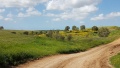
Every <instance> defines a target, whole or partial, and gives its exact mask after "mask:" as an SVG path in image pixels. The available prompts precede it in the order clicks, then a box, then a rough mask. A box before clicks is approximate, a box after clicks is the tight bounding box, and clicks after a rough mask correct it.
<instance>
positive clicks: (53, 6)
mask: <svg viewBox="0 0 120 68" xmlns="http://www.w3.org/2000/svg"><path fill="white" fill-rule="evenodd" d="M100 1H101V0H51V1H49V2H48V4H47V8H46V9H47V10H65V9H69V8H80V7H83V6H86V5H96V4H98V3H99V2H100Z"/></svg>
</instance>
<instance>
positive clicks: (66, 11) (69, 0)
mask: <svg viewBox="0 0 120 68" xmlns="http://www.w3.org/2000/svg"><path fill="white" fill-rule="evenodd" d="M100 1H101V0H51V1H49V2H48V3H47V5H46V10H48V11H50V10H59V11H62V12H61V13H59V14H52V13H49V14H47V15H48V16H52V17H57V18H60V20H68V19H73V20H81V19H85V18H86V17H87V16H88V15H89V14H90V13H92V12H95V11H97V10H98V8H97V7H96V5H97V4H98V3H99V2H100Z"/></svg>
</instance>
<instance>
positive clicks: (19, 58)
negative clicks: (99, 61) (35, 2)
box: [0, 27, 120, 66]
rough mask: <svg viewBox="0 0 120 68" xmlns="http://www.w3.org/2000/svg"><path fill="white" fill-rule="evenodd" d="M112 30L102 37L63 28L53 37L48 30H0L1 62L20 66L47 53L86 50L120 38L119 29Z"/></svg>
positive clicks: (88, 32)
mask: <svg viewBox="0 0 120 68" xmlns="http://www.w3.org/2000/svg"><path fill="white" fill-rule="evenodd" d="M109 29H110V35H109V36H108V37H99V36H98V35H97V33H96V32H94V31H92V30H91V29H86V30H85V31H67V32H66V31H63V30H60V31H59V35H60V37H57V36H56V31H54V32H53V35H52V37H47V36H46V32H47V31H42V32H41V33H40V31H27V32H28V34H27V33H24V32H25V31H20V30H0V65H2V66H6V65H18V64H21V63H24V62H26V61H28V60H35V59H39V58H42V57H45V56H51V55H56V54H70V53H77V52H83V51H86V50H88V49H90V48H93V47H96V46H99V45H102V44H107V43H109V42H112V41H113V40H115V39H117V38H119V36H120V30H119V29H116V28H113V27H109ZM57 35H58V34H57ZM69 35H70V36H71V38H70V39H69V38H68V36H69ZM63 37H64V38H63ZM57 38H58V39H57Z"/></svg>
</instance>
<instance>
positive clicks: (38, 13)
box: [18, 7, 41, 17]
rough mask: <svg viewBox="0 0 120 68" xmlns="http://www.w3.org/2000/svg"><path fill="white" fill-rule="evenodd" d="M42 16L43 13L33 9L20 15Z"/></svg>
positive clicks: (30, 8)
mask: <svg viewBox="0 0 120 68" xmlns="http://www.w3.org/2000/svg"><path fill="white" fill-rule="evenodd" d="M40 15H41V12H39V11H38V10H36V9H35V8H33V7H29V8H28V9H27V10H26V13H22V12H19V13H18V17H29V16H40Z"/></svg>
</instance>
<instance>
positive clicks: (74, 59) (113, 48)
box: [16, 39, 120, 68]
mask: <svg viewBox="0 0 120 68" xmlns="http://www.w3.org/2000/svg"><path fill="white" fill-rule="evenodd" d="M118 52H120V39H118V40H115V41H114V42H112V43H109V44H106V45H101V46H99V47H96V48H92V49H90V50H88V51H86V52H81V53H76V54H69V55H68V54H67V55H56V56H51V57H46V58H43V59H40V60H36V61H33V62H28V63H26V64H23V65H20V66H18V67H16V68H112V66H111V65H110V63H109V58H110V57H111V56H113V55H115V54H117V53H118Z"/></svg>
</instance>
